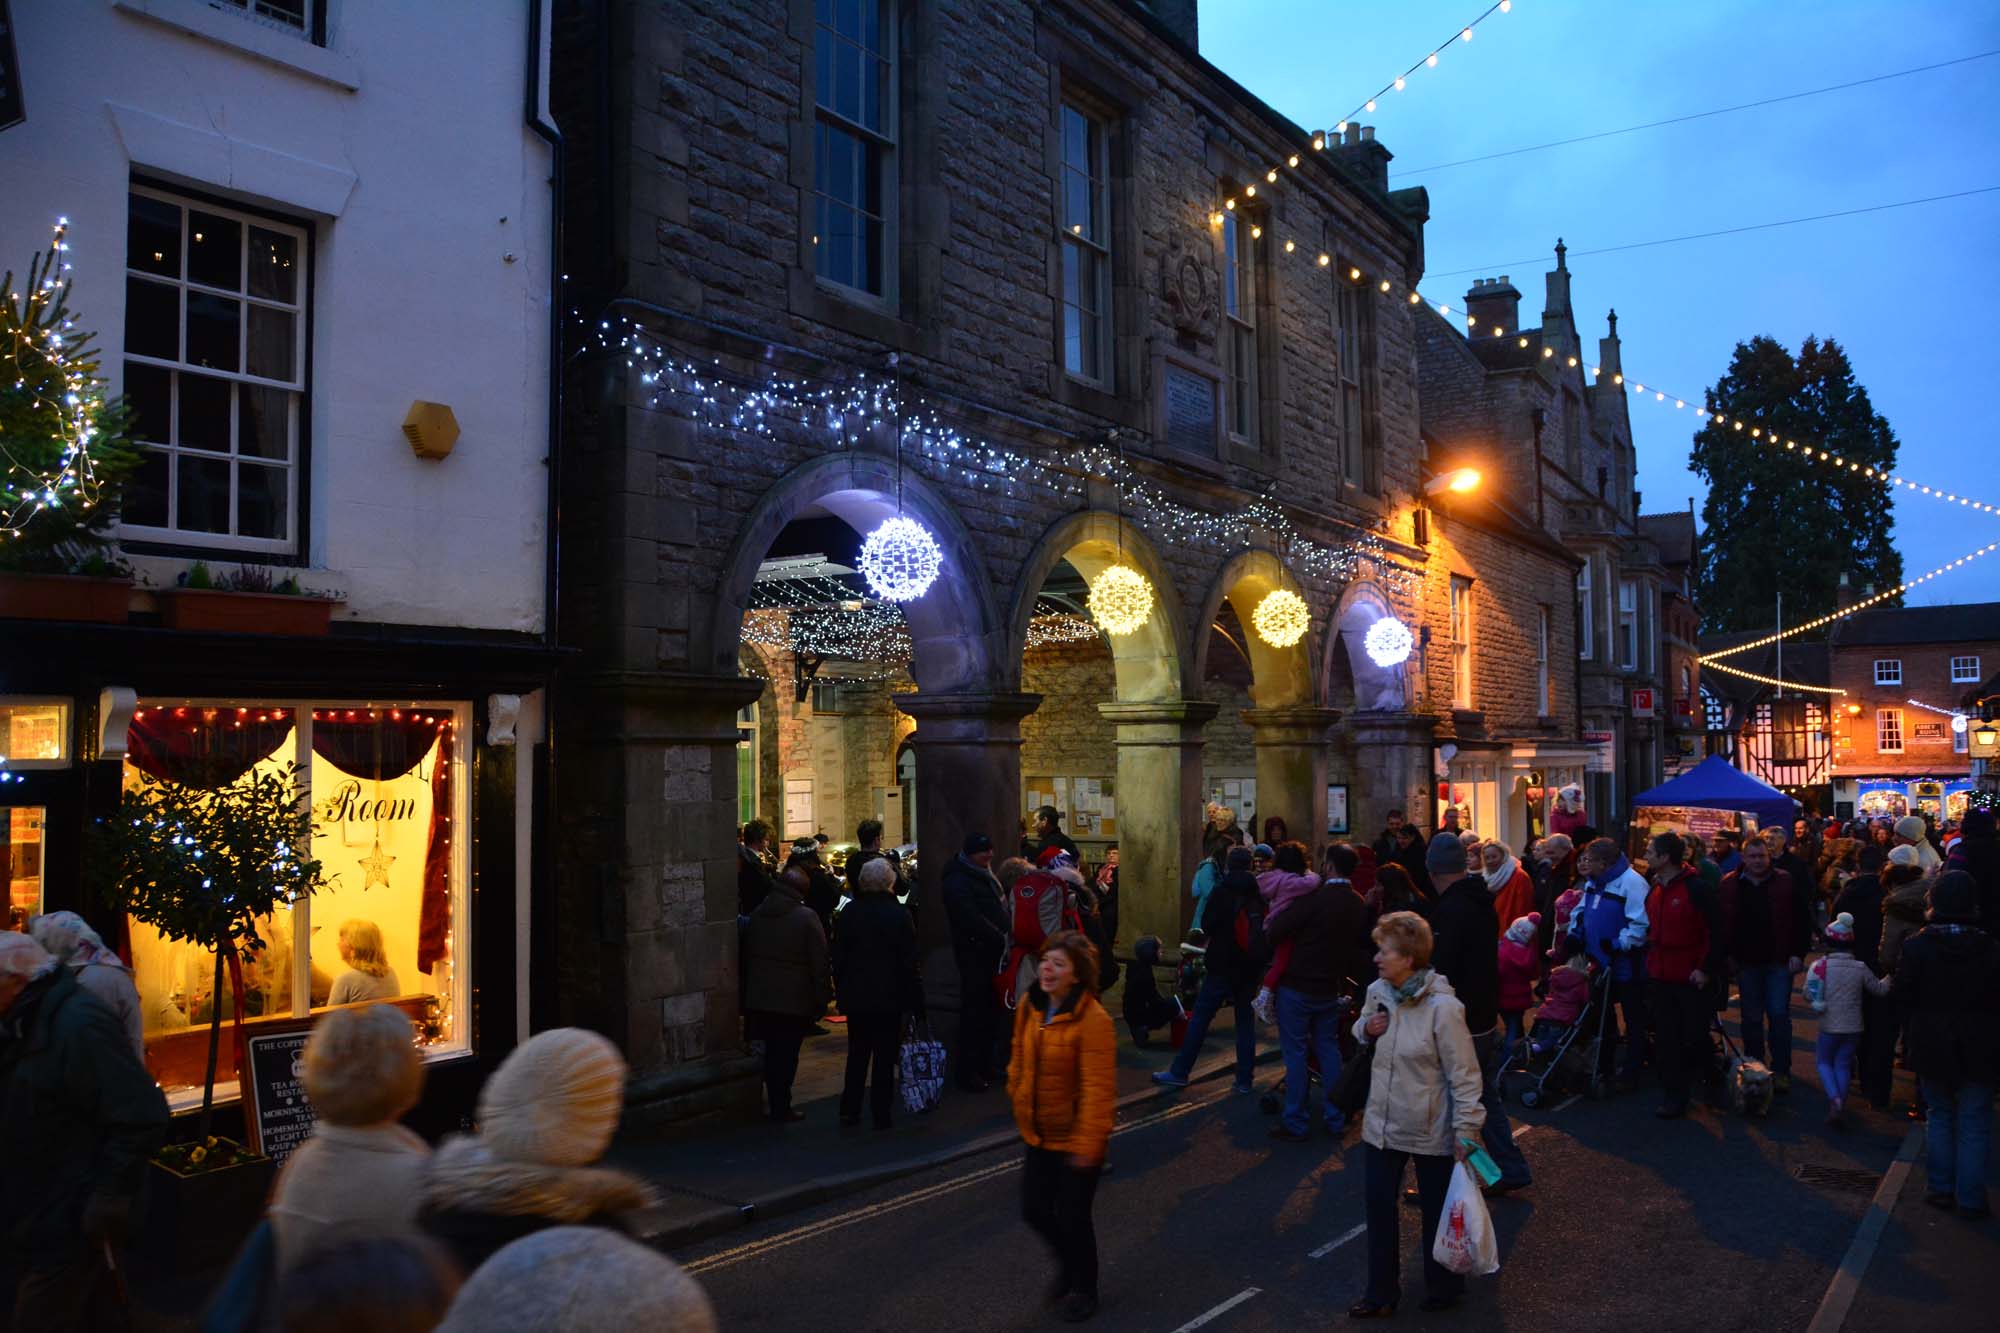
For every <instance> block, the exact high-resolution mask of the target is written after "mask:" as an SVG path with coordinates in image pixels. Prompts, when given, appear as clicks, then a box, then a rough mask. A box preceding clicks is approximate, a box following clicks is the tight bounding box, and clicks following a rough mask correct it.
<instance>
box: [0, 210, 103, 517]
mask: <svg viewBox="0 0 2000 1333" xmlns="http://www.w3.org/2000/svg"><path fill="white" fill-rule="evenodd" d="M54 232H55V235H54V239H53V240H51V241H50V243H49V252H48V255H47V257H46V258H44V257H43V256H41V255H39V254H38V255H36V256H35V260H34V262H33V263H32V264H31V265H30V266H29V269H28V282H27V288H28V290H27V291H26V292H25V293H19V292H15V291H13V290H12V287H13V275H12V274H11V273H9V274H7V275H6V284H5V285H6V288H7V290H5V291H0V299H5V300H6V302H7V303H8V305H9V306H10V307H12V308H13V309H12V312H11V313H12V319H11V321H10V322H11V323H13V325H14V326H15V334H14V339H13V342H14V345H13V346H12V347H8V348H4V349H0V372H4V373H5V374H7V375H8V376H11V378H12V380H13V382H12V384H11V385H0V388H5V389H11V390H12V391H13V392H16V393H26V394H27V395H28V397H29V401H30V405H31V408H30V410H44V409H45V410H46V411H47V414H48V416H47V421H48V426H49V430H48V433H47V434H46V435H45V436H43V437H42V438H41V439H37V440H34V441H32V443H33V444H34V445H36V446H40V447H45V446H46V442H48V441H57V442H60V444H61V453H60V455H59V457H58V458H57V459H56V466H55V467H54V469H52V470H51V469H49V468H47V467H43V466H37V464H36V460H34V459H33V458H32V457H30V458H23V457H21V456H20V455H17V454H16V453H15V452H14V450H13V449H12V448H10V447H9V442H8V441H7V440H6V439H5V438H4V437H0V534H3V535H5V536H8V537H19V536H20V535H21V532H22V529H24V528H25V527H26V526H27V525H28V523H30V522H31V521H33V519H34V517H35V515H37V514H39V513H41V512H42V511H43V510H44V509H55V508H60V507H62V505H63V504H64V503H65V502H67V503H69V504H71V505H72V506H75V507H77V508H81V509H85V510H87V509H89V508H90V507H91V506H93V505H95V504H96V503H97V502H98V499H99V494H100V492H99V487H98V481H97V474H96V471H95V469H94V467H93V465H92V461H91V457H90V445H91V442H92V441H93V440H95V439H96V438H97V434H98V417H99V415H100V414H101V413H102V412H103V411H104V381H103V380H102V379H99V378H97V377H96V376H94V375H91V374H89V373H87V372H86V370H85V369H84V368H81V367H79V366H78V365H77V364H76V362H75V360H74V358H73V355H72V353H73V351H74V350H75V348H76V347H77V346H78V345H80V344H82V343H84V342H85V341H86V340H87V339H88V337H89V335H88V334H78V333H75V332H73V329H74V327H75V323H76V321H75V320H72V319H67V318H65V319H62V320H61V321H60V322H58V321H57V319H56V314H55V312H56V310H57V308H58V307H59V306H60V305H61V303H62V302H63V300H64V299H65V298H66V297H67V296H68V294H69V284H70V277H69V274H70V263H69V259H68V255H69V241H68V239H67V237H68V235H69V219H68V218H57V219H56V224H55V228H54ZM17 301H18V302H19V305H18V307H16V306H15V303H16V302H17ZM37 339H39V340H40V344H41V345H40V346H36V345H34V344H35V342H36V340H37ZM30 373H36V374H38V375H42V376H43V377H42V378H38V379H37V381H36V382H35V383H33V384H30V383H28V380H27V376H28V375H29V374H30ZM39 424H40V423H39V422H38V423H37V425H38V426H39Z"/></svg>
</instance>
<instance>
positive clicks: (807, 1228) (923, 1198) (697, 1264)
mask: <svg viewBox="0 0 2000 1333" xmlns="http://www.w3.org/2000/svg"><path fill="white" fill-rule="evenodd" d="M1215 1100H1219V1099H1215ZM1213 1104H1214V1101H1213V1100H1211V1101H1190V1102H1177V1103H1175V1104H1174V1105H1173V1106H1170V1107H1168V1108H1167V1109H1166V1110H1164V1111H1158V1112H1155V1113H1154V1114H1152V1115H1148V1116H1141V1117H1140V1118H1139V1119H1137V1120H1131V1121H1127V1122H1126V1123H1125V1124H1122V1125H1119V1126H1116V1127H1115V1128H1113V1129H1112V1131H1111V1136H1112V1137H1113V1138H1116V1137H1118V1136H1119V1135H1120V1134H1125V1133H1129V1132H1131V1131H1132V1130H1135V1129H1146V1128H1148V1127H1149V1126H1152V1125H1157V1124H1160V1123H1161V1122H1162V1121H1166V1120H1172V1119H1175V1118H1176V1117H1178V1116H1184V1115H1188V1114H1190V1113H1192V1112H1194V1111H1199V1110H1202V1109H1203V1108H1205V1107H1207V1106H1210V1105H1213ZM1020 1169H1021V1162H1020V1159H1019V1158H1016V1159H1014V1160H1013V1161H1009V1162H999V1163H996V1164H995V1165H993V1166H988V1167H982V1168H981V1169H979V1170H977V1171H974V1172H971V1173H970V1174H968V1175H964V1176H959V1177H957V1178H955V1179H952V1180H945V1181H940V1182H938V1183H937V1184H935V1185H926V1186H925V1187H924V1188H922V1189H920V1190H912V1191H911V1192H910V1193H908V1194H905V1195H901V1196H900V1197H898V1198H894V1199H884V1200H883V1201H882V1202H880V1203H871V1204H869V1205H867V1206H866V1207H862V1208H856V1209H853V1210H851V1211H849V1212H845V1213H840V1214H837V1215H835V1216H833V1217H826V1218H821V1219H820V1220H819V1221H817V1222H808V1223H806V1224H805V1225H803V1226H798V1227H794V1228H792V1229H791V1230H790V1231H782V1232H779V1233H778V1234H777V1235H775V1236H765V1237H763V1238H762V1239H759V1240H753V1241H746V1242H745V1243H743V1244H741V1245H737V1246H733V1247H731V1248H730V1249H727V1250H718V1251H717V1252H716V1253H714V1254H711V1255H707V1256H705V1257H703V1258H700V1259H696V1260H693V1261H691V1262H689V1263H688V1264H686V1265H684V1267H685V1268H686V1270H687V1271H688V1272H690V1273H706V1272H709V1271H711V1270H713V1269H717V1268H724V1267H727V1266H728V1265H730V1264H736V1263H741V1262H742V1261H743V1260H745V1259H755V1258H758V1257H760V1256H762V1255H765V1254H769V1253H770V1252H771V1251H773V1250H778V1249H783V1248H784V1247H786V1246H788V1245H796V1244H798V1243H799V1242H800V1241H805V1240H812V1239H813V1238H815V1237H817V1236H823V1235H825V1234H826V1233H827V1232H829V1231H838V1230H840V1229H842V1228H843V1227H850V1226H853V1225H854V1224H856V1223H857V1222H866V1221H868V1220H870V1219H871V1218H876V1217H881V1216H884V1215H885V1214H888V1213H894V1212H900V1211H902V1210H903V1209H905V1208H914V1207H915V1206H916V1205H918V1204H920V1203H929V1202H930V1201H931V1200H932V1199H936V1198H939V1197H941V1196H943V1195H946V1194H953V1193H956V1192H957V1191H959V1190H963V1189H970V1188H972V1187H973V1186H974V1185H981V1184H984V1183H985V1182H987V1181H989V1180H993V1179H995V1178H997V1177H999V1176H1004V1175H1006V1174H1008V1173H1009V1172H1013V1171H1019V1170H1020Z"/></svg>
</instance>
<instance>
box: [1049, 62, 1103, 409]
mask: <svg viewBox="0 0 2000 1333" xmlns="http://www.w3.org/2000/svg"><path fill="white" fill-rule="evenodd" d="M1109 138H1110V136H1109V135H1108V134H1107V133H1106V127H1105V124H1104V122H1103V121H1102V120H1100V119H1099V118H1097V117H1095V116H1093V115H1091V113H1090V112H1088V111H1086V110H1084V109H1083V108H1082V107H1080V106H1077V105H1075V104H1074V103H1071V102H1064V103H1063V106H1062V168H1061V174H1060V178H1059V179H1058V180H1057V182H1056V192H1057V194H1058V196H1059V200H1058V203H1059V208H1060V215H1059V225H1058V230H1059V232H1060V239H1059V243H1060V244H1061V246H1062V293H1061V306H1062V345H1063V369H1064V370H1065V371H1067V372H1069V373H1070V374H1071V375H1074V376H1076V378H1078V379H1080V380H1087V381H1089V382H1090V383H1092V384H1098V385H1107V386H1108V385H1109V384H1110V382H1111V196H1110V190H1109V179H1110V149H1109V146H1108V141H1109Z"/></svg>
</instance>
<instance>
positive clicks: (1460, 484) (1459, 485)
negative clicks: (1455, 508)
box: [1424, 467, 1480, 495]
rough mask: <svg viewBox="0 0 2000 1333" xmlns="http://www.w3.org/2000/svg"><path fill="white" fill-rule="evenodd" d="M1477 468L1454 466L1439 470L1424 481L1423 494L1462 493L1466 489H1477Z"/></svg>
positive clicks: (1478, 478)
mask: <svg viewBox="0 0 2000 1333" xmlns="http://www.w3.org/2000/svg"><path fill="white" fill-rule="evenodd" d="M1479 482H1480V476H1479V469H1478V468H1476V467H1455V468H1452V469H1451V470H1450V471H1449V472H1440V473H1438V474H1437V475H1436V476H1435V477H1432V478H1431V479H1430V480H1429V481H1427V482H1425V483H1424V494H1425V495H1442V494H1443V493H1444V492H1446V491H1451V492H1454V493H1456V494H1459V495H1464V494H1465V493H1466V492H1467V491H1476V490H1478V489H1479Z"/></svg>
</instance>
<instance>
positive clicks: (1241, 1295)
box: [1174, 1287, 1264, 1333]
mask: <svg viewBox="0 0 2000 1333" xmlns="http://www.w3.org/2000/svg"><path fill="white" fill-rule="evenodd" d="M1263 1290H1264V1289H1263V1288H1262V1287H1245V1288H1244V1289H1243V1290H1241V1291H1239V1292H1237V1293H1236V1294H1235V1295H1234V1296H1231V1297H1230V1298H1229V1299H1228V1300H1226V1301H1224V1302H1223V1303H1222V1304H1220V1305H1218V1306H1216V1307H1215V1308H1214V1309H1213V1310H1208V1311H1205V1312H1203V1313H1201V1314H1198V1315H1196V1316H1195V1317H1194V1318H1192V1319H1190V1320H1188V1321H1187V1322H1186V1323H1185V1324H1182V1325H1181V1326H1180V1327H1179V1328H1177V1329H1175V1330H1174V1333H1191V1330H1193V1329H1197V1328H1200V1327H1201V1326H1202V1325H1203V1324H1206V1323H1208V1322H1209V1321H1211V1320H1214V1319H1219V1318H1221V1317H1222V1316H1223V1315H1226V1314H1228V1313H1229V1312H1230V1311H1231V1310H1234V1309H1235V1308H1236V1307H1237V1306H1239V1305H1241V1304H1243V1302H1245V1301H1247V1300H1249V1299H1251V1298H1252V1297H1253V1296H1256V1295H1257V1294H1258V1293H1259V1292H1261V1291H1263Z"/></svg>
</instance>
